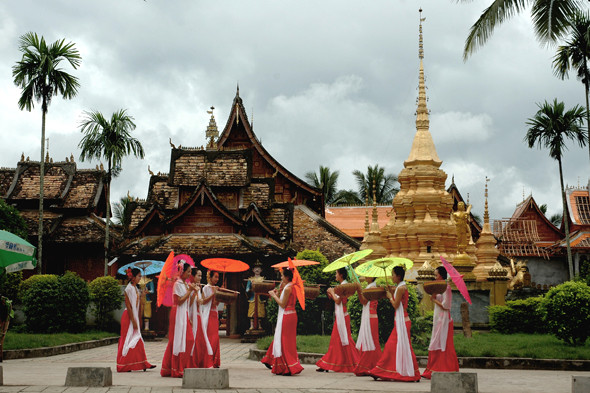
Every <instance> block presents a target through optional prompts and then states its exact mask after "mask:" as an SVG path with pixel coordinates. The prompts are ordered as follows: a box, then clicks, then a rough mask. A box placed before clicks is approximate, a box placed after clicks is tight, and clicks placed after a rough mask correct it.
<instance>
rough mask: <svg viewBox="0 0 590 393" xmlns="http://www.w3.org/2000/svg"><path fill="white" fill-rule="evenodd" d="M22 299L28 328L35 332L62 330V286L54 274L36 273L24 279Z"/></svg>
mask: <svg viewBox="0 0 590 393" xmlns="http://www.w3.org/2000/svg"><path fill="white" fill-rule="evenodd" d="M22 287H25V288H26V289H25V291H24V292H22V296H23V297H22V299H23V305H24V312H25V325H26V327H27V330H28V331H30V332H35V333H56V332H59V331H61V328H62V324H61V319H60V314H61V310H60V302H59V298H60V291H59V290H60V288H59V280H58V278H57V276H56V275H54V274H42V275H35V276H32V277H30V278H28V279H27V280H25V281H23V284H22Z"/></svg>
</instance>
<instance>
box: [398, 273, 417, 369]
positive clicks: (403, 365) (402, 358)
mask: <svg viewBox="0 0 590 393" xmlns="http://www.w3.org/2000/svg"><path fill="white" fill-rule="evenodd" d="M401 286H406V282H405V281H402V282H400V283H399V284H397V288H395V293H394V295H393V296H394V298H395V295H397V290H398V289H399V288H400V287H401ZM395 327H396V331H397V347H396V352H395V365H396V368H397V370H396V371H397V372H398V373H399V374H400V375H403V376H404V377H412V376H414V362H413V361H412V350H411V349H410V337H408V329H407V328H406V318H405V316H404V305H403V302H402V301H400V302H399V306H397V308H396V309H395Z"/></svg>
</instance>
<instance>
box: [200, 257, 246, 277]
mask: <svg viewBox="0 0 590 393" xmlns="http://www.w3.org/2000/svg"><path fill="white" fill-rule="evenodd" d="M201 265H203V266H204V267H206V268H207V269H209V270H215V271H217V272H223V273H237V272H244V271H246V270H248V269H250V266H248V264H247V263H244V262H242V261H238V260H237V259H229V258H209V259H203V260H202V261H201Z"/></svg>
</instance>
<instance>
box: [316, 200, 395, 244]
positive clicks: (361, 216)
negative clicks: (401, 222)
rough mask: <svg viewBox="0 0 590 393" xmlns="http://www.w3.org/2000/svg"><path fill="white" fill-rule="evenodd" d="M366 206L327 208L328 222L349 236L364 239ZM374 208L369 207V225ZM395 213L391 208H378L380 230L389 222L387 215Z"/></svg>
mask: <svg viewBox="0 0 590 393" xmlns="http://www.w3.org/2000/svg"><path fill="white" fill-rule="evenodd" d="M366 209H367V208H366V207H365V206H343V207H341V206H326V220H327V221H328V222H329V223H330V224H332V225H334V226H335V227H336V228H338V229H340V230H341V231H343V232H344V233H346V234H347V235H348V236H350V237H353V238H356V239H362V238H363V236H364V235H365V212H366ZM372 211H373V207H372V206H369V225H370V223H371V214H372ZM392 211H393V208H392V207H391V206H377V214H378V215H379V218H378V220H377V222H378V223H379V228H383V227H384V226H385V225H387V223H388V222H389V217H388V216H387V214H390V212H392Z"/></svg>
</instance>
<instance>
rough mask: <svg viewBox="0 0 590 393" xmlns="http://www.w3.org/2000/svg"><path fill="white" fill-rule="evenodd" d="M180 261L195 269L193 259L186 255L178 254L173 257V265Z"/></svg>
mask: <svg viewBox="0 0 590 393" xmlns="http://www.w3.org/2000/svg"><path fill="white" fill-rule="evenodd" d="M181 261H182V262H186V263H188V264H189V265H191V266H192V267H195V261H193V259H192V258H191V257H190V256H188V255H186V254H178V255H177V256H175V257H174V263H176V264H178V263H179V262H181Z"/></svg>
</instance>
